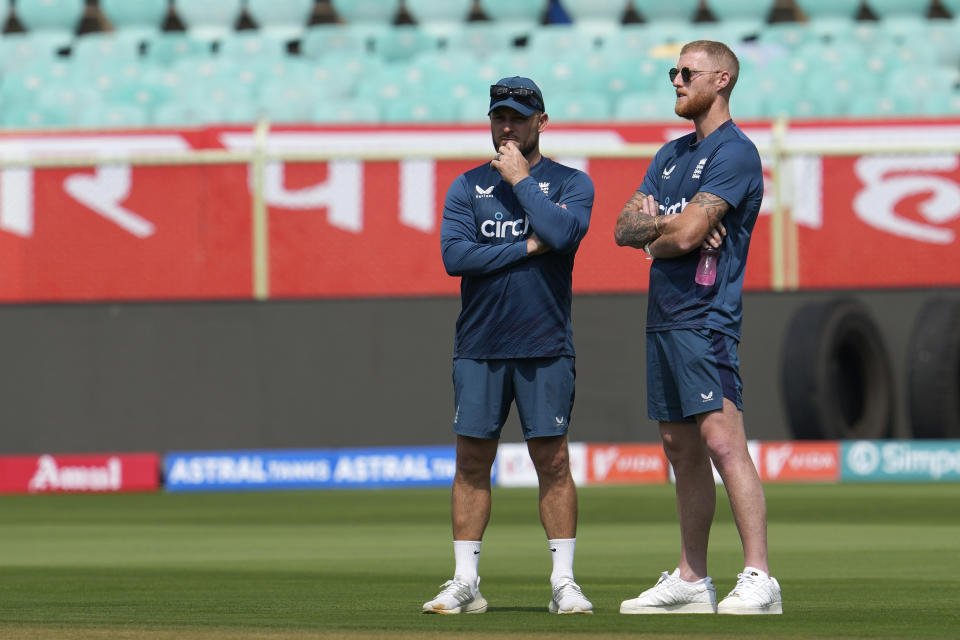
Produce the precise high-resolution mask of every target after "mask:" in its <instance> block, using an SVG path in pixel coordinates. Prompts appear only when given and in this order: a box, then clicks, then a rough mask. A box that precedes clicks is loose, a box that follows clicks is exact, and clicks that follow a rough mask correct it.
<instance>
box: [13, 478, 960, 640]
mask: <svg viewBox="0 0 960 640" xmlns="http://www.w3.org/2000/svg"><path fill="white" fill-rule="evenodd" d="M719 491H720V495H719V496H718V513H717V520H716V522H715V524H714V529H713V536H712V539H711V549H710V571H711V574H712V575H713V578H714V581H715V582H716V584H717V591H718V594H719V595H721V596H722V595H725V594H726V592H727V591H728V590H729V589H730V588H731V587H732V586H733V583H734V582H735V580H736V573H737V571H738V570H739V569H740V568H741V566H742V559H741V555H740V551H739V542H738V539H737V535H736V530H735V528H734V526H733V523H732V520H731V517H730V510H729V506H728V505H727V503H726V497H725V495H723V491H722V489H721V490H719ZM767 500H768V508H769V515H770V518H769V519H770V524H769V537H770V547H771V554H770V555H771V567H772V569H773V573H774V575H776V576H777V577H778V578H779V580H780V582H781V585H782V587H783V596H784V611H785V614H784V615H783V616H759V617H736V616H622V615H620V614H619V613H618V607H619V602H620V601H621V600H623V599H625V598H629V597H633V596H635V595H636V594H637V593H639V591H641V590H643V589H645V588H647V587H649V586H650V585H652V584H653V582H654V581H655V580H656V578H657V576H658V575H659V572H660V571H662V570H672V569H673V567H674V566H675V564H676V559H677V549H678V544H679V543H678V540H677V526H676V524H675V508H674V503H673V489H672V487H670V486H646V487H603V488H601V487H595V488H583V489H581V490H580V530H579V532H578V544H577V562H576V571H577V580H578V582H579V583H580V584H581V586H582V587H583V588H584V591H585V593H586V594H587V595H588V597H590V598H591V599H592V600H593V603H594V606H595V608H596V614H595V615H593V616H552V615H550V614H548V613H547V612H546V604H547V601H548V600H549V583H548V576H549V573H550V557H549V552H548V551H547V550H546V541H545V539H544V534H543V531H542V529H541V528H540V524H539V521H538V518H537V515H536V491H535V490H531V489H499V490H495V492H494V507H493V518H492V520H491V523H490V527H489V529H488V530H487V535H486V537H485V540H484V552H483V559H482V561H481V565H480V573H481V576H482V577H483V583H482V590H483V593H484V596H485V597H486V598H487V600H488V601H489V602H490V610H489V611H488V612H487V613H486V614H483V615H471V616H427V615H422V614H420V613H419V610H420V605H421V604H422V603H423V602H424V601H425V600H427V599H429V598H430V597H432V596H433V595H434V594H435V593H436V592H437V590H438V587H439V585H440V584H441V583H442V582H443V581H444V580H446V579H447V578H449V577H450V574H451V573H452V568H453V558H452V555H453V553H452V545H451V543H450V538H451V536H450V528H449V514H448V511H449V495H448V492H447V491H445V490H417V491H406V490H390V491H380V492H369V491H349V492H339V491H338V492H309V493H269V494H267V493H259V494H249V493H248V494H198V495H173V494H170V495H168V494H149V495H59V496H58V495H46V496H4V497H0V514H2V516H0V518H2V519H0V637H2V638H26V639H31V638H44V639H46V638H109V639H116V638H130V639H142V638H150V639H161V638H162V639H167V638H169V639H173V638H177V639H193V638H197V639H200V638H202V639H208V638H217V639H220V638H224V639H225V638H242V639H248V638H264V639H274V638H347V639H353V640H356V639H360V638H459V637H475V638H481V637H482V638H508V637H509V638H543V639H558V638H573V637H576V638H624V637H636V636H638V635H639V636H642V637H645V638H667V637H670V638H676V637H696V638H714V637H725V638H732V637H739V636H745V635H753V636H757V637H785V638H828V637H837V638H839V637H862V638H868V637H869V638H917V637H924V638H956V637H958V636H960V614H958V612H957V611H958V606H960V485H958V484H943V485H815V486H804V485H771V486H768V487H767Z"/></svg>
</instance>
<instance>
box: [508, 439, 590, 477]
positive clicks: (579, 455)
mask: <svg viewBox="0 0 960 640" xmlns="http://www.w3.org/2000/svg"><path fill="white" fill-rule="evenodd" d="M567 447H568V449H569V450H570V473H571V475H572V476H573V481H574V482H575V483H576V484H577V485H583V484H586V483H587V445H586V444H585V443H583V442H570V443H568V445H567ZM493 468H494V471H495V477H494V482H495V483H496V485H497V486H498V487H536V486H538V482H537V470H536V469H535V468H534V466H533V461H532V460H530V453H529V452H528V451H527V445H526V443H523V442H502V443H500V446H499V448H498V449H497V459H496V460H495V461H494V463H493Z"/></svg>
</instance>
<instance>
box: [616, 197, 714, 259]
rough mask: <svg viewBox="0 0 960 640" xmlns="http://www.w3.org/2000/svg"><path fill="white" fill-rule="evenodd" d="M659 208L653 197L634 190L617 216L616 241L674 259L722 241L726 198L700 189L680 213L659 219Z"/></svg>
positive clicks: (621, 244)
mask: <svg viewBox="0 0 960 640" xmlns="http://www.w3.org/2000/svg"><path fill="white" fill-rule="evenodd" d="M658 210H659V205H658V204H657V203H656V201H655V200H654V199H653V198H652V197H651V196H647V195H645V194H643V193H640V192H639V191H638V192H637V193H635V194H634V195H633V197H632V198H631V199H630V201H629V202H627V204H626V205H625V206H624V207H623V210H622V211H621V212H620V215H619V216H618V217H617V226H616V229H615V231H614V236H615V238H616V241H617V244H618V245H620V246H629V247H636V248H642V249H644V250H645V251H647V252H648V253H649V254H650V255H651V256H653V257H655V258H675V257H677V256H682V255H685V254H687V253H690V252H691V251H693V250H695V249H698V248H699V247H701V246H704V245H709V246H711V247H719V246H720V245H721V244H722V243H723V236H724V235H726V229H725V228H724V227H723V224H722V223H721V220H723V216H724V215H726V213H727V211H729V210H730V205H729V204H728V203H727V202H726V201H725V200H724V199H723V198H719V197H717V196H715V195H713V194H711V193H707V192H705V191H700V192H698V193H697V194H696V195H695V196H693V198H692V199H691V200H690V202H688V203H687V206H686V207H684V209H683V211H681V212H680V213H678V214H671V215H668V216H660V217H659V218H658V217H656V213H655V212H658Z"/></svg>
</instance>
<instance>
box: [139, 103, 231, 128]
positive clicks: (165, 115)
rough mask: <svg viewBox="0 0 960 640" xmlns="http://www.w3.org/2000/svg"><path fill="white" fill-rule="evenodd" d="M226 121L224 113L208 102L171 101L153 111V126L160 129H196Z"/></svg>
mask: <svg viewBox="0 0 960 640" xmlns="http://www.w3.org/2000/svg"><path fill="white" fill-rule="evenodd" d="M225 120H226V118H225V116H224V114H223V112H222V111H220V109H219V108H217V107H216V106H215V105H213V104H210V103H208V102H190V103H188V102H186V101H185V100H171V101H170V102H167V103H165V104H162V105H160V106H159V107H157V108H156V109H155V110H154V111H153V116H152V118H151V124H153V125H155V126H159V127H195V126H203V125H207V124H217V123H222V122H224V121H225Z"/></svg>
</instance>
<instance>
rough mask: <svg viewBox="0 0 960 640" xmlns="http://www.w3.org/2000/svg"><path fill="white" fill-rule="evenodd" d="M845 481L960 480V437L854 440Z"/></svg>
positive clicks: (846, 446) (846, 447) (847, 446)
mask: <svg viewBox="0 0 960 640" xmlns="http://www.w3.org/2000/svg"><path fill="white" fill-rule="evenodd" d="M842 458H843V464H842V468H841V475H840V480H841V481H842V482H957V481H960V440H851V441H848V442H844V443H843V453H842Z"/></svg>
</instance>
